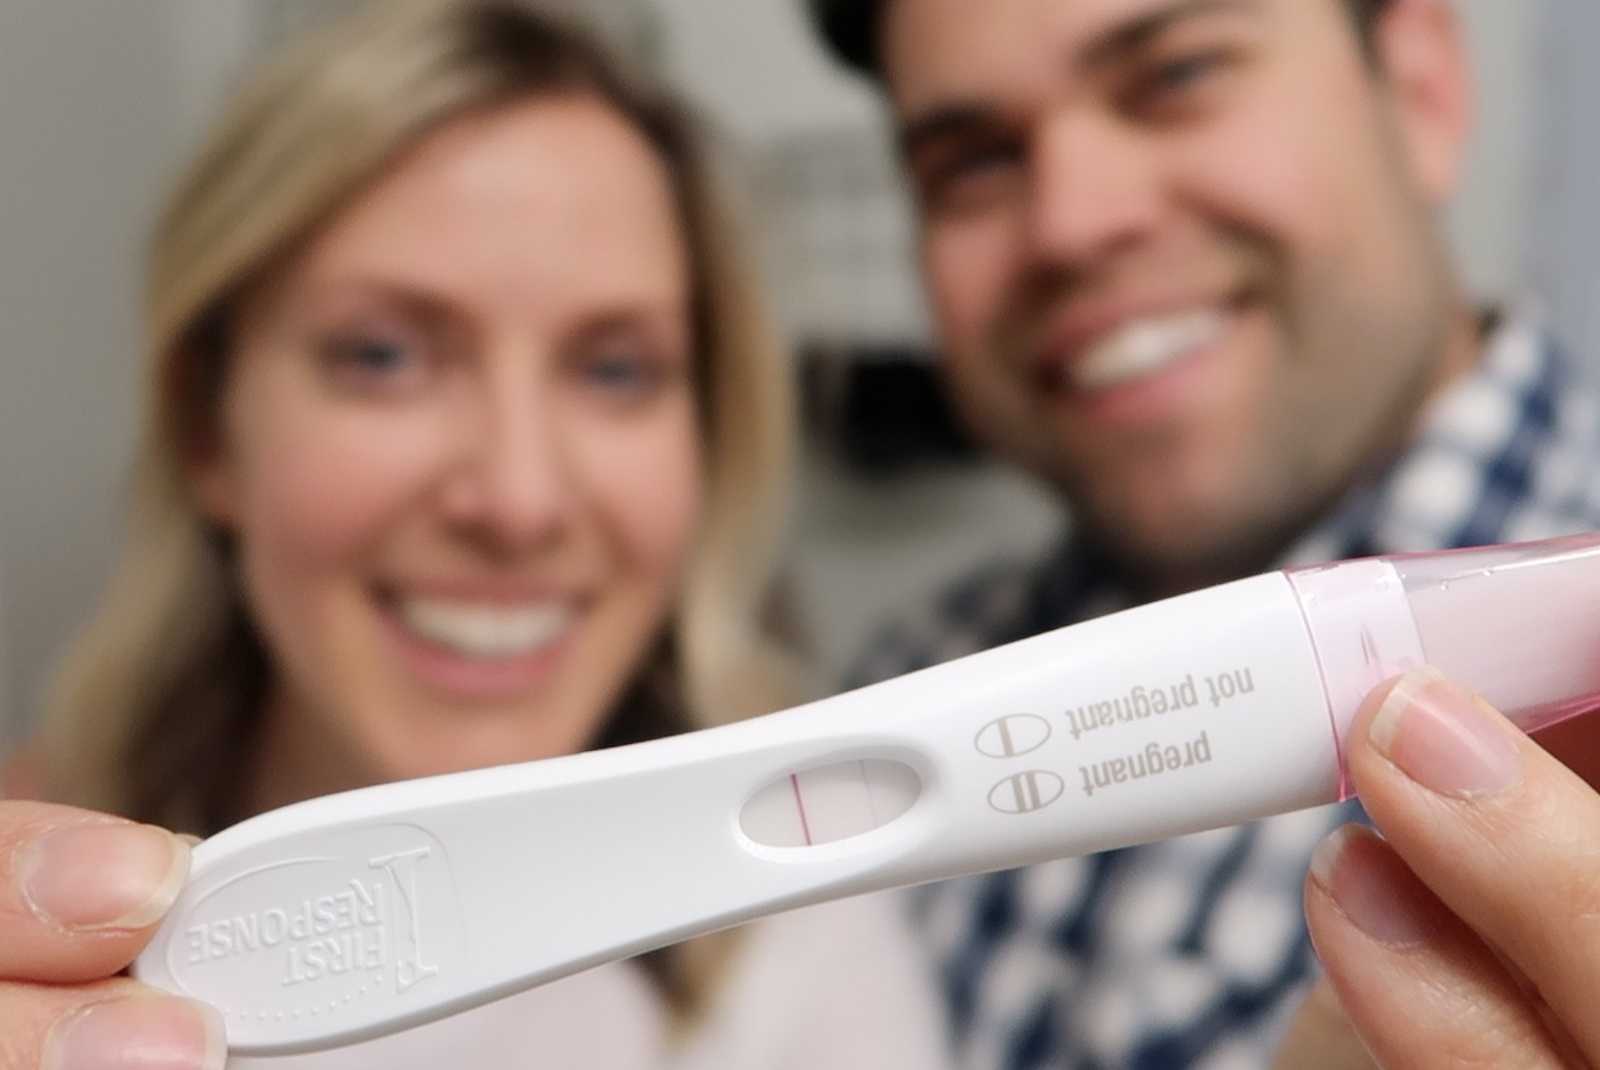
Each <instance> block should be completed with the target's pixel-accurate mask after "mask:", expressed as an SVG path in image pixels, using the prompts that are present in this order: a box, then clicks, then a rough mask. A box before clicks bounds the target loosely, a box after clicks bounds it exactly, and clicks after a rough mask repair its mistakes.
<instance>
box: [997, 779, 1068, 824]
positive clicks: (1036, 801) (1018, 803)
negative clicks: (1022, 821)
mask: <svg viewBox="0 0 1600 1070" xmlns="http://www.w3.org/2000/svg"><path fill="white" fill-rule="evenodd" d="M1066 790H1067V785H1066V782H1065V781H1063V780H1062V779H1061V778H1060V777H1058V776H1056V774H1054V773H1052V772H1050V771H1049V770H1046V769H1030V770H1028V771H1027V772H1026V773H1018V774H1016V775H1015V776H1008V777H1006V778H1005V779H1004V780H1002V781H1000V783H998V784H996V785H995V786H994V787H992V788H990V789H989V805H990V806H991V807H993V808H994V809H996V810H998V811H1000V812H1001V813H1002V814H1031V813H1033V812H1034V811H1035V810H1043V809H1044V808H1045V807H1046V806H1049V805H1050V804H1051V803H1053V802H1055V801H1056V800H1057V799H1059V798H1061V796H1062V794H1063V793H1064V792H1065V791H1066Z"/></svg>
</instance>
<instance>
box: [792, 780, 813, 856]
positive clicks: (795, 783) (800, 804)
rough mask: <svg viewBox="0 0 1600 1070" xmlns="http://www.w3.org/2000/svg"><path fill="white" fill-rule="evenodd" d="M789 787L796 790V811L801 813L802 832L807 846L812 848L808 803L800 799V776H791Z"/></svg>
mask: <svg viewBox="0 0 1600 1070" xmlns="http://www.w3.org/2000/svg"><path fill="white" fill-rule="evenodd" d="M789 786H790V787H792V788H794V805H795V809H797V810H799V811H800V831H801V833H802V834H804V836H805V838H806V846H807V847H810V846H811V824H810V822H808V821H807V820H806V801H805V800H804V799H802V798H801V797H800V774H798V773H790V774H789Z"/></svg>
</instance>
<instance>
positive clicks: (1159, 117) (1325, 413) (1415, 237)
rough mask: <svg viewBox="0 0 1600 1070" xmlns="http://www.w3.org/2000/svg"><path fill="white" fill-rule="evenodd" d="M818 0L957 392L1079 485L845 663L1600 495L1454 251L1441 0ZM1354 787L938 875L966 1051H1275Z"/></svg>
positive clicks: (1464, 102)
mask: <svg viewBox="0 0 1600 1070" xmlns="http://www.w3.org/2000/svg"><path fill="white" fill-rule="evenodd" d="M811 6H812V9H813V12H814V14H815V15H816V19H817V22H818V25H819V27H820V28H821V30H822V32H823V34H824V36H825V38H826V39H827V41H828V42H829V44H830V45H831V47H832V48H833V50H834V51H835V53H836V54H837V55H839V56H840V57H841V58H843V59H844V60H845V61H846V62H848V63H850V64H851V65H852V66H854V67H856V68H857V69H858V70H861V71H863V72H865V73H866V74H868V75H869V76H870V77H872V78H874V79H875V80H876V81H877V82H878V83H879V84H880V85H881V86H882V87H883V89H884V91H885V92H886V94H887V96H888V98H889V100H890V102H891V104H892V108H893V112H894V115H895V117H896V120H897V123H898V128H899V139H900V142H901V147H902V152H903V157H904V162H905V165H906V168H907V171H908V173H909V175H910V178H911V180H912V186H913V189H914V192H915V194H916V198H917V205H918V212H919V219H920V224H921V257H922V268H923V272H924V275H925V278H926V283H927V286H928V288H929V291H930V295H931V297H932V307H933V310H934V312H935V315H936V318H937V321H938V328H939V332H940V336H941V340H942V343H943V344H942V351H943V360H944V368H945V371H946V374H947V378H948V380H949V382H950V384H951V386H952V389H953V392H954V396H955V398H956V401H957V404H958V406H959V407H960V409H961V410H962V412H963V413H964V415H965V417H966V419H967V421H968V422H969V424H970V425H971V427H972V428H973V429H974V431H975V432H976V433H977V435H978V436H979V437H980V438H981V439H983V440H984V441H986V442H987V443H988V444H990V445H991V446H992V447H993V449H994V450H995V451H996V452H998V453H999V454H1001V455H1002V456H1004V457H1006V458H1009V459H1010V460H1012V461H1014V462H1015V463H1017V464H1018V465H1020V466H1021V467H1023V468H1024V469H1026V470H1028V471H1029V472H1031V473H1033V474H1034V475H1036V476H1038V477H1039V478H1041V479H1042V480H1044V481H1045V482H1047V483H1048V484H1049V485H1050V486H1051V487H1053V488H1055V489H1056V490H1058V491H1059V492H1060V495H1061V497H1062V500H1063V503H1064V504H1065V505H1066V506H1067V507H1068V508H1069V511H1070V513H1071V515H1072V518H1073V534H1072V537H1071V538H1070V540H1068V541H1067V543H1066V544H1065V545H1064V546H1062V547H1060V548H1059V549H1057V550H1056V551H1055V552H1054V553H1052V554H1050V555H1049V556H1048V557H1047V558H1046V559H1045V560H1042V561H1038V562H1033V563H1028V564H1025V565H1018V566H1014V567H1012V566H1007V567H1001V568H996V569H990V570H986V571H985V572H984V574H983V575H981V576H978V577H976V578H973V579H971V580H969V581H967V582H964V583H961V584H959V585H957V587H956V588H955V589H953V590H952V591H951V592H950V593H949V594H948V595H947V596H946V597H945V598H943V599H942V600H941V601H940V603H939V605H938V608H937V610H936V611H935V613H934V614H933V615H932V616H931V618H924V619H922V620H919V621H916V622H914V624H913V625H912V626H911V627H908V628H906V629H903V630H902V631H900V632H899V633H896V634H895V635H893V636H891V637H890V638H889V640H888V641H886V643H885V644H884V645H883V647H882V648H881V649H879V650H878V651H876V653H875V654H874V656H872V657H870V658H869V659H867V661H866V662H865V664H864V667H863V671H862V672H861V674H860V679H858V681H857V682H866V681H867V680H868V679H872V678H877V677H882V676H886V675H890V674H893V673H898V672H904V671H908V670H910V669H913V668H917V667H920V666H922V665H925V664H928V663H930V662H931V661H934V660H940V659H944V658H948V657H952V656H955V655H957V654H960V653H964V652H968V651H971V650H976V649H981V648H983V647H986V646H991V645H994V644H997V643H1000V642H1005V641H1009V640H1011V639H1015V638H1020V637H1022V636H1025V635H1029V634H1033V633H1035V632H1039V631H1042V630H1045V629H1048V628H1053V627H1058V626H1060V625H1063V624H1067V623H1071V622H1073V621H1075V620H1079V619H1083V618H1084V617H1087V616H1091V615H1094V614H1097V613H1101V612H1105V611H1108V610H1112V609H1116V608H1120V607H1124V606H1127V605H1129V604H1132V603H1134V602H1138V601H1142V600H1146V599H1149V598H1153V597H1159V596H1163V595H1169V594H1175V593H1179V592H1183V591H1186V590H1191V589H1193V588H1196V587H1199V586H1202V585H1206V584H1210V583H1216V582H1221V581H1224V580H1229V579H1233V578H1237V577H1240V576H1242V575H1246V574H1249V573H1252V572H1256V571H1262V570H1265V569H1268V568H1271V567H1274V566H1276V565H1281V564H1284V563H1288V562H1295V561H1308V560H1319V559H1328V558H1335V557H1350V556H1360V555H1365V554H1370V553H1387V552H1395V551H1401V550H1418V549H1431V548H1441V547H1447V546H1453V545H1467V544H1476V543H1487V542H1498V541H1506V540H1510V539H1515V538H1525V537H1527V538H1531V537H1535V536H1542V535H1547V534H1555V533H1560V532H1564V531H1571V530H1582V529H1586V528H1592V527H1596V526H1600V490H1596V489H1595V488H1593V487H1591V485H1590V481H1589V480H1588V478H1587V476H1586V473H1585V468H1586V467H1588V466H1591V465H1593V464H1594V463H1595V461H1596V459H1597V458H1600V443H1597V435H1596V431H1595V430H1594V424H1595V420H1594V419H1593V416H1592V413H1594V412H1595V409H1594V405H1595V399H1594V398H1593V397H1591V396H1590V395H1589V394H1588V393H1586V392H1583V391H1580V390H1578V389H1576V388H1574V387H1572V386H1570V385H1569V384H1568V383H1567V371H1566V369H1565V367H1564V366H1563V363H1562V361H1561V358H1560V356H1559V354H1558V352H1557V351H1556V348H1555V347H1554V346H1553V345H1552V344H1551V342H1550V340H1549V339H1548V338H1547V336H1546V335H1545V334H1544V333H1543V331H1542V330H1541V328H1540V327H1539V325H1538V324H1536V323H1533V322H1530V321H1529V320H1528V319H1526V318H1525V317H1521V316H1518V315H1515V314H1505V313H1500V312H1495V311H1490V310H1484V309H1479V308H1475V307H1474V306H1473V305H1472V303H1471V302H1470V301H1469V299H1468V298H1467V296H1466V295H1465V293H1464V292H1463V289H1462V287H1461V284H1460V282H1459V279H1458V277H1457V274H1456V271H1455V269H1454V266H1453V264H1452V262H1451V255H1450V251H1449V247H1448V243H1447V241H1446V238H1445V235H1444V234H1443V231H1442V226H1441V215H1442V209H1443V208H1444V206H1445V204H1446V203H1447V202H1448V200H1449V199H1450V198H1451V196H1452V195H1453V193H1454V191H1455V189H1456V186H1457V184H1458V180H1459V177H1460V169H1461V167H1462V162H1463V155H1464V144H1465V141H1466V139H1467V137H1468V136H1469V133H1470V127H1471V110H1472V109H1471V104H1470V93H1469V88H1468V83H1469V80H1470V79H1469V76H1468V71H1467V65H1468V64H1467V60H1466V55H1465V49H1464V45H1463V42H1462V40H1461V32H1460V28H1459V26H1458V23H1457V19H1456V16H1455V13H1454V11H1453V9H1452V8H1451V6H1450V4H1449V3H1448V2H1446V0H985V2H983V3H975V2H973V0H876V2H871V0H811ZM1349 817H1350V814H1349V813H1348V812H1336V813H1315V814H1310V815H1298V816H1294V817H1290V818H1285V819H1280V820H1277V821H1273V822H1268V823H1265V824H1262V825H1259V826H1255V827H1250V828H1246V829H1240V830H1234V831H1230V832H1226V833H1222V834H1216V835H1209V836H1204V837H1196V838H1193V839H1190V840H1184V841H1176V842H1173V843H1169V844H1162V845H1157V846H1152V847H1146V848H1138V849H1133V850H1128V851H1121V852H1114V853H1110V854H1106V855H1101V856H1097V857H1094V858H1091V859H1085V860H1076V861H1069V862H1063V863H1055V864H1052V865H1049V866H1043V867H1037V868H1035V869H1032V870H1028V871H1021V872H1018V873H1015V874H999V875H994V876H990V877H986V878H980V879H977V880H973V881H966V882H958V883H953V884H949V885H945V886H940V887H938V888H935V889H933V890H932V891H931V892H929V893H928V894H927V895H926V897H925V898H924V899H923V900H922V901H921V907H922V909H923V911H924V915H925V918H926V921H927V924H928V925H929V926H930V930H931V932H932V934H933V943H934V946H936V947H937V948H938V950H939V953H940V955H941V957H942V963H941V965H942V968H943V971H944V975H945V978H946V980H947V983H948V992H949V995H950V999H951V1005H952V1008H953V1011H954V1015H955V1022H956V1027H957V1032H958V1035H959V1037H960V1040H961V1044H962V1047H963V1049H964V1053H965V1055H966V1057H967V1059H968V1061H969V1062H970V1063H971V1065H973V1066H981V1067H1001V1066H1003V1067H1033V1066H1052V1067H1054V1066H1080V1065H1081V1066H1118V1067H1124V1066H1152V1067H1153V1066H1199V1065H1205V1066H1258V1065H1263V1064H1264V1063H1265V1062H1266V1060H1267V1059H1268V1057H1269V1053H1270V1052H1271V1051H1272V1050H1273V1048H1274V1046H1275V1045H1276V1044H1277V1043H1278V1039H1277V1038H1278V1037H1279V1035H1280V1033H1281V1031H1282V1027H1283V1026H1284V1025H1285V1023H1286V1022H1287V1019H1288V1017H1289V1014H1290V1012H1291V1011H1292V1009H1293V1007H1294V1005H1295V1003H1296V1001H1297V998H1298V994H1299V992H1300V990H1301V988H1302V987H1303V984H1304V982H1305V980H1306V978H1307V977H1309V976H1310V974H1311V967H1312V961H1313V956H1312V953H1311V951H1310V948H1309V945H1308V942H1307V940H1306V935H1305V923H1304V921H1303V919H1302V914H1301V895H1302V879H1303V877H1304V875H1305V871H1306V868H1307V865H1308V861H1309V859H1310V857H1311V854H1312V851H1313V849H1314V847H1315V846H1316V845H1317V843H1318V842H1319V841H1320V840H1321V839H1322V838H1323V837H1324V835H1326V834H1327V833H1328V831H1329V830H1330V829H1331V828H1333V827H1334V825H1336V824H1338V823H1339V822H1341V821H1344V820H1348V818H1349ZM1294 1065H1297V1066H1298V1065H1312V1063H1310V1062H1304V1063H1298V1062H1297V1063H1295V1064H1294ZM1408 1065H1409V1064H1408Z"/></svg>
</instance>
